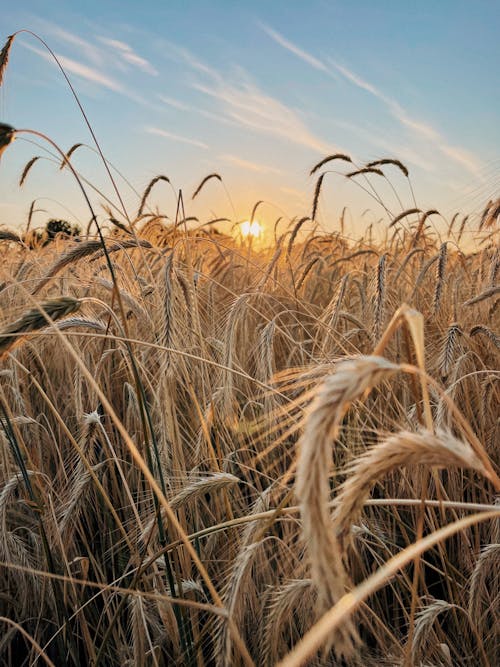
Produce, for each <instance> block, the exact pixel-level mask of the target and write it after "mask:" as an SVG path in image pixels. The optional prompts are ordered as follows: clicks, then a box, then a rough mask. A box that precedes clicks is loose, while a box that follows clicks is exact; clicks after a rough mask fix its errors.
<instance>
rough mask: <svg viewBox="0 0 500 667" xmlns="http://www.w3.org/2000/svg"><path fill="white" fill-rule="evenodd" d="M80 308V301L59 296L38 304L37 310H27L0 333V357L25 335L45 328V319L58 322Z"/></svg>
mask: <svg viewBox="0 0 500 667" xmlns="http://www.w3.org/2000/svg"><path fill="white" fill-rule="evenodd" d="M79 308H80V300H79V299H74V298H73V297H71V296H61V297H59V298H58V299H51V300H50V301H45V303H42V304H40V307H39V308H33V309H32V310H28V311H27V312H26V313H24V315H23V316H22V317H20V318H19V319H18V320H16V321H15V322H12V323H11V324H9V325H8V326H7V327H6V328H5V329H4V330H3V331H2V332H1V333H0V356H1V355H4V354H5V353H6V352H8V351H9V350H10V349H12V347H14V345H15V344H16V343H17V342H18V341H19V340H21V339H22V338H23V337H24V336H25V335H26V334H29V333H31V332H32V331H38V330H39V329H43V328H44V327H46V326H47V317H50V319H52V320H59V319H61V318H62V317H65V316H66V315H71V314H72V313H74V312H76V311H77V310H78V309H79Z"/></svg>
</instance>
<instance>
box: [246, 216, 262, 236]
mask: <svg viewBox="0 0 500 667" xmlns="http://www.w3.org/2000/svg"><path fill="white" fill-rule="evenodd" d="M241 234H242V235H243V236H244V237H245V238H247V237H248V236H251V237H252V238H254V239H256V238H259V236H261V234H262V225H261V224H260V222H257V221H256V220H254V221H253V222H250V220H245V222H242V223H241Z"/></svg>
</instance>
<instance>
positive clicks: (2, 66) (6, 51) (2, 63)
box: [0, 34, 15, 86]
mask: <svg viewBox="0 0 500 667" xmlns="http://www.w3.org/2000/svg"><path fill="white" fill-rule="evenodd" d="M14 37H15V34H14V35H9V36H8V37H7V41H6V42H5V44H4V47H3V49H2V50H1V51H0V86H1V85H2V82H3V75H4V73H5V70H6V69H7V65H8V63H9V55H10V49H11V47H12V43H13V41H14Z"/></svg>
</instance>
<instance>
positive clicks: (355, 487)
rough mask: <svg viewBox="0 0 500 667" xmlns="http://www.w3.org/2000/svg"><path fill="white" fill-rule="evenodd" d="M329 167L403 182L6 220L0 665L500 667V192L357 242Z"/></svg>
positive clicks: (402, 217) (376, 166)
mask: <svg viewBox="0 0 500 667" xmlns="http://www.w3.org/2000/svg"><path fill="white" fill-rule="evenodd" d="M11 44H12V40H10V42H9V43H8V44H7V46H6V49H7V50H5V49H4V51H3V52H2V57H1V58H0V59H1V60H2V61H3V63H4V66H6V63H7V56H8V50H9V48H10V47H11ZM0 82H1V79H0ZM15 133H16V131H15V130H14V129H13V128H10V126H6V125H2V126H1V127H0V135H1V136H0V139H1V141H0V147H1V148H2V150H15V147H14V146H12V147H11V146H9V144H10V143H11V142H12V139H13V138H14V135H15ZM56 148H57V147H56ZM75 149H76V148H75ZM60 159H61V160H62V166H63V167H64V168H66V169H72V170H73V169H74V168H73V167H72V165H71V152H70V153H67V154H63V155H62V157H60ZM334 160H335V161H336V162H338V163H343V164H344V166H345V167H346V171H345V177H346V178H350V179H355V178H360V179H368V182H370V183H374V184H376V178H377V177H380V176H381V175H385V174H386V173H389V171H390V170H391V169H399V170H400V171H403V172H406V176H408V172H407V169H406V167H405V165H403V164H402V163H400V162H399V161H398V160H393V159H388V160H381V161H377V162H376V163H369V164H367V165H358V166H356V165H352V164H350V162H351V159H350V158H349V156H345V155H334V156H328V157H327V158H325V159H324V160H322V161H321V162H320V163H318V164H317V165H316V166H315V167H314V168H313V169H312V171H311V177H312V178H314V179H316V181H315V183H316V187H315V192H314V197H313V201H312V202H311V214H310V217H308V218H295V219H292V220H280V221H278V222H277V224H276V225H275V227H274V234H272V235H271V237H270V240H269V241H268V242H267V243H266V244H258V243H256V242H252V241H251V240H250V239H249V238H246V239H245V238H242V237H241V234H238V233H236V232H237V230H238V228H239V222H241V221H236V220H234V221H215V222H214V221H210V219H209V218H207V221H200V220H195V219H189V218H186V215H185V213H184V212H183V200H182V193H180V194H181V196H180V197H179V201H178V206H177V214H176V215H172V216H171V219H170V220H166V219H165V218H164V217H163V216H162V215H160V214H159V213H158V212H155V211H154V210H152V209H150V208H149V205H148V197H149V196H150V193H151V190H152V188H153V187H154V185H155V183H157V182H158V180H161V179H162V178H163V179H164V178H165V177H158V178H156V179H154V181H152V182H151V183H150V186H149V187H148V188H147V190H146V191H145V192H144V194H143V196H142V201H140V203H139V205H138V214H137V216H136V218H135V219H125V218H123V219H120V220H118V219H117V217H118V216H115V215H114V214H111V211H110V210H108V211H107V215H106V219H105V220H104V221H103V217H102V215H101V216H100V220H101V223H100V224H99V223H98V222H97V217H95V218H93V220H92V224H90V225H89V228H88V229H87V230H86V231H85V230H84V231H82V233H81V235H80V236H78V237H77V236H75V235H74V234H72V233H68V230H63V231H62V232H60V233H59V234H57V233H56V234H52V235H49V236H48V235H47V233H46V232H45V233H41V232H38V233H37V232H36V231H33V230H12V229H7V228H2V229H1V230H0V255H1V270H0V295H1V299H0V377H1V383H0V409H1V411H0V424H1V429H0V519H1V526H2V530H1V534H0V625H1V631H0V660H1V662H2V664H6V665H34V664H36V665H42V664H47V665H95V666H96V665H100V666H104V665H106V666H107V665H109V666H113V665H121V666H125V665H140V666H145V665H148V666H149V665H167V664H168V665H170V664H177V665H197V666H202V665H240V664H241V665H277V664H280V665H283V666H286V667H291V666H292V665H303V664H304V665H305V664H307V665H339V666H340V665H353V666H359V667H361V666H369V667H371V666H376V665H388V666H389V665H390V666H396V665H405V666H411V665H413V666H415V667H417V666H422V667H423V666H431V665H432V666H434V665H443V666H452V665H470V666H473V665H474V666H476V665H481V666H484V667H486V666H489V667H494V666H495V665H497V664H498V659H499V656H500V617H499V612H500V569H499V563H500V507H499V506H498V503H497V502H496V495H495V494H497V493H498V492H500V479H499V466H500V453H499V442H500V440H499V434H500V429H499V412H498V405H499V398H500V384H499V379H500V375H499V356H500V355H499V346H500V343H499V341H500V338H499V335H500V334H499V305H500V287H499V283H498V278H499V273H500V271H499V269H500V252H499V249H498V232H499V227H498V213H499V204H498V201H496V202H495V201H494V202H489V203H488V204H487V205H486V207H485V209H484V212H483V214H482V216H481V217H480V218H479V219H478V220H471V219H467V218H466V217H464V216H461V217H459V216H455V217H454V218H453V219H450V220H447V221H446V224H445V225H444V226H443V225H442V226H441V227H438V226H436V225H434V224H433V220H434V219H435V215H436V213H435V212H433V211H421V210H419V209H418V206H417V205H415V206H414V207H412V208H409V209H406V210H402V211H401V213H400V214H397V215H395V216H393V217H392V218H389V217H388V218H387V219H386V220H385V221H384V225H385V227H384V229H385V231H384V234H383V235H382V238H374V237H373V235H372V230H371V229H369V230H367V233H366V234H365V236H364V237H363V238H359V239H357V240H356V241H354V240H352V239H349V238H348V234H346V229H345V228H344V220H343V219H342V220H340V221H330V222H331V224H330V225H320V224H319V222H317V218H318V206H319V205H320V197H321V191H322V188H323V187H325V186H324V184H323V176H324V173H325V172H324V170H325V169H327V168H328V167H329V166H331V163H332V161H334ZM30 167H31V165H30V164H29V163H28V165H27V166H26V169H25V170H24V172H23V174H22V176H21V182H24V180H25V179H26V178H29V170H30ZM74 175H75V177H76V178H77V179H79V178H80V175H79V174H78V172H77V171H76V170H74ZM371 179H373V180H371ZM209 180H221V177H220V176H219V175H218V174H211V175H210V176H209V177H207V178H206V179H204V180H203V181H202V182H201V183H200V186H199V187H198V188H197V190H196V191H195V192H194V193H193V195H192V196H194V197H202V196H203V189H204V187H205V185H206V183H207V182H208V181H209ZM79 182H80V183H82V181H81V180H80V181H79ZM82 191H83V195H84V196H85V194H86V192H87V190H86V186H85V184H82ZM189 194H190V193H189ZM188 196H189V195H188V194H187V193H184V198H185V199H187V198H188ZM91 210H92V207H91ZM257 211H258V204H257V205H256V207H255V208H254V211H253V212H252V215H251V221H253V220H254V218H255V217H256V215H257ZM208 223H209V224H208ZM332 228H333V229H335V231H331V229H332ZM221 229H225V230H228V231H225V232H223V231H221ZM231 229H232V230H233V231H232V233H231V232H230V230H231ZM328 230H330V231H328ZM443 230H444V231H443ZM70 231H71V230H70ZM464 233H467V235H468V238H469V239H473V244H471V243H469V244H468V245H467V249H464V246H463V244H462V243H463V237H464Z"/></svg>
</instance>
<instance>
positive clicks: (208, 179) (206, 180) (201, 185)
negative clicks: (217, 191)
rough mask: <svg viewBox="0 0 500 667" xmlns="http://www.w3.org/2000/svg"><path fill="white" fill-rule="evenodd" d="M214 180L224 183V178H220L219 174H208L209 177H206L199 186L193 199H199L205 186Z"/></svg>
mask: <svg viewBox="0 0 500 667" xmlns="http://www.w3.org/2000/svg"><path fill="white" fill-rule="evenodd" d="M212 178H216V179H217V180H218V181H220V182H221V183H222V176H220V175H219V174H215V173H214V174H208V176H205V178H204V179H203V180H202V181H201V183H200V184H199V185H198V187H197V188H196V190H195V191H194V192H193V194H192V196H191V199H194V198H195V197H197V196H198V195H199V194H200V192H201V191H202V189H203V187H204V186H205V184H206V183H207V182H208V181H210V180H211V179H212Z"/></svg>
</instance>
